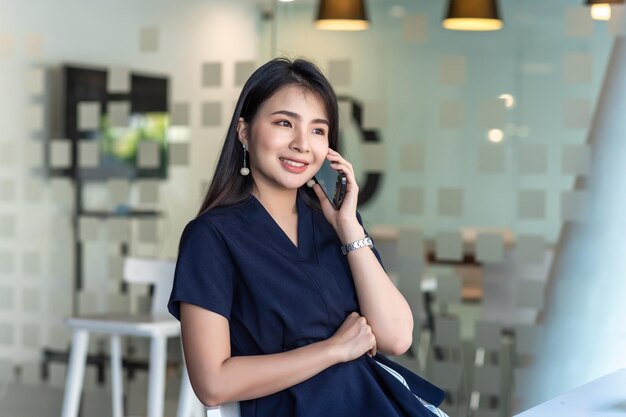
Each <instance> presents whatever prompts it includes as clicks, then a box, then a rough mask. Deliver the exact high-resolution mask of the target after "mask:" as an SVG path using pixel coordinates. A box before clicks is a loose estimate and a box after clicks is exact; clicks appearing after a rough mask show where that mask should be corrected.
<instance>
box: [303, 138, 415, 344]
mask: <svg viewBox="0 0 626 417" xmlns="http://www.w3.org/2000/svg"><path fill="white" fill-rule="evenodd" d="M326 159H328V160H329V161H330V162H331V167H333V169H335V170H337V171H341V172H343V173H344V174H345V175H346V179H347V186H346V194H345V197H344V200H343V203H342V204H341V208H340V209H339V210H335V208H334V207H333V206H332V205H331V204H330V202H329V201H328V199H327V198H326V196H325V195H324V192H323V191H322V188H321V187H320V185H319V184H315V185H314V186H313V191H315V194H316V195H317V197H318V199H319V201H320V205H321V206H322V211H323V212H324V216H325V217H326V219H327V220H328V222H329V223H330V224H331V225H332V226H333V228H334V229H335V231H336V232H337V235H338V236H339V239H340V240H341V242H342V243H343V244H344V245H345V244H347V243H350V242H354V241H355V240H359V239H363V238H364V237H365V231H364V230H363V227H362V226H361V225H360V224H359V221H358V219H357V215H356V208H357V202H358V198H359V186H358V185H357V183H356V179H355V176H354V169H353V167H352V164H351V163H350V162H348V161H346V160H345V159H344V158H343V157H342V156H341V155H340V154H339V153H338V152H337V151H335V150H333V149H329V150H328V155H326ZM347 256H348V263H349V264H350V270H351V272H352V278H353V280H354V285H355V287H356V293H357V297H358V298H359V305H360V307H361V314H363V315H364V316H365V317H366V318H367V322H368V323H369V324H370V326H372V331H373V332H374V335H375V336H376V343H377V349H378V350H380V351H381V352H383V353H389V354H391V355H400V354H402V353H404V352H406V350H407V349H408V348H409V346H411V342H412V341H413V314H412V313H411V308H410V307H409V304H408V303H407V302H406V300H405V299H404V297H403V296H402V294H400V291H398V289H397V288H396V286H395V285H393V282H391V279H389V277H388V276H387V273H386V272H385V270H384V269H383V268H382V266H381V265H380V263H379V262H378V259H376V255H374V253H373V252H372V251H371V250H370V249H367V248H361V249H357V250H355V251H352V252H348V255H347Z"/></svg>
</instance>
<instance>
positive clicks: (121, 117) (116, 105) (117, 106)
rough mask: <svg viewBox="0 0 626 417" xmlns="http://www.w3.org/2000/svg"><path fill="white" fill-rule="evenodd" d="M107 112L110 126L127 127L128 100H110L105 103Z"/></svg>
mask: <svg viewBox="0 0 626 417" xmlns="http://www.w3.org/2000/svg"><path fill="white" fill-rule="evenodd" d="M107 110H108V112H109V124H110V126H112V127H128V125H129V122H128V119H129V115H130V102H127V101H117V102H116V101H110V102H109V103H108V104H107Z"/></svg>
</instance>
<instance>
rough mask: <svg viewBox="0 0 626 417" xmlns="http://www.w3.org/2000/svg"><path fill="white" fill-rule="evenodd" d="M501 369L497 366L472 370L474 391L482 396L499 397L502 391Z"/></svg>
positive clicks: (479, 367) (478, 367)
mask: <svg viewBox="0 0 626 417" xmlns="http://www.w3.org/2000/svg"><path fill="white" fill-rule="evenodd" d="M501 373H502V371H501V369H500V367H498V366H477V367H475V368H474V391H477V392H480V393H481V394H484V395H497V396H499V395H500V390H501V389H502V380H501V379H502V378H501Z"/></svg>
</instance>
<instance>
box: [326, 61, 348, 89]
mask: <svg viewBox="0 0 626 417" xmlns="http://www.w3.org/2000/svg"><path fill="white" fill-rule="evenodd" d="M351 75H352V62H351V61H350V60H349V59H334V60H330V61H328V79H329V80H330V82H331V83H332V85H333V86H334V87H343V86H349V85H350V84H351V83H352V77H351Z"/></svg>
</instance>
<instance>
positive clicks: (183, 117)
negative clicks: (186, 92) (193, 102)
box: [170, 103, 190, 126]
mask: <svg viewBox="0 0 626 417" xmlns="http://www.w3.org/2000/svg"><path fill="white" fill-rule="evenodd" d="M170 123H171V125H172V126H189V124H190V123H189V103H173V104H172V105H171V118H170Z"/></svg>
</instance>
